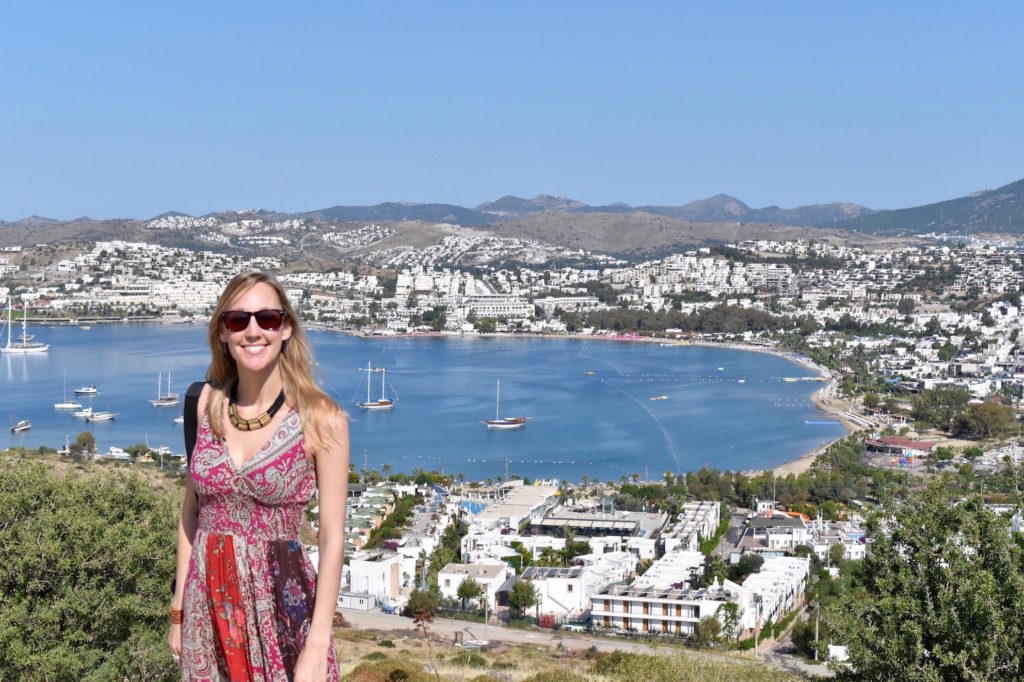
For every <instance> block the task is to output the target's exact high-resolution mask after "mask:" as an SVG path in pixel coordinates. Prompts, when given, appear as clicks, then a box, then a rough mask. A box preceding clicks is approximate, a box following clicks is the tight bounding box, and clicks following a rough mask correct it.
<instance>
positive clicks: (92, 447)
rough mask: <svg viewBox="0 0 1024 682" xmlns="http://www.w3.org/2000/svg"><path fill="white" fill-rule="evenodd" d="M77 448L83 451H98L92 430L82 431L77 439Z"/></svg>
mask: <svg viewBox="0 0 1024 682" xmlns="http://www.w3.org/2000/svg"><path fill="white" fill-rule="evenodd" d="M75 450H77V451H78V452H82V453H91V452H96V438H95V437H94V436H93V435H92V432H91V431H82V432H81V433H79V434H78V438H76V439H75Z"/></svg>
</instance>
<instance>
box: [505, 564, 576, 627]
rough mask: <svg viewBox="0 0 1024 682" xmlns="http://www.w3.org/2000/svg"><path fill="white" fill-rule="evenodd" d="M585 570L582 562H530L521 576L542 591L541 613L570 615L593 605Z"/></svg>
mask: <svg viewBox="0 0 1024 682" xmlns="http://www.w3.org/2000/svg"><path fill="white" fill-rule="evenodd" d="M583 573H584V569H583V568H581V567H580V566H570V567H568V568H560V567H551V566H530V567H529V568H527V569H526V570H525V571H523V574H522V576H520V577H521V578H522V579H524V580H529V581H531V582H532V583H533V585H534V587H535V588H536V589H537V592H538V593H539V594H540V603H539V604H538V605H537V606H538V611H539V612H540V613H543V614H553V615H555V616H561V617H566V618H569V617H573V616H576V615H579V614H582V613H583V612H584V611H586V610H587V608H588V607H589V606H590V595H588V594H587V593H586V589H585V587H586V586H585V583H584V578H583Z"/></svg>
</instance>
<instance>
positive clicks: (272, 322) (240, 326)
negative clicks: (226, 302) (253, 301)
mask: <svg viewBox="0 0 1024 682" xmlns="http://www.w3.org/2000/svg"><path fill="white" fill-rule="evenodd" d="M284 316H285V311H283V310H274V309H271V308H267V309H265V310H257V311H256V312H254V313H250V312H249V311H248V310H228V311H227V312H223V313H221V314H220V319H222V320H224V326H225V327H227V330H228V331H229V332H240V331H244V330H245V329H246V328H247V327H248V326H249V318H250V317H255V318H256V324H258V325H259V327H260V329H263V330H265V331H268V332H276V331H277V330H278V329H280V328H281V323H282V322H284Z"/></svg>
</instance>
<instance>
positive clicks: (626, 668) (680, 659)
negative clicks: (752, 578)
mask: <svg viewBox="0 0 1024 682" xmlns="http://www.w3.org/2000/svg"><path fill="white" fill-rule="evenodd" d="M592 672H594V673H598V674H600V675H603V676H604V678H598V679H609V680H615V682H619V681H621V682H635V680H644V681H645V682H676V681H677V680H696V681H698V682H719V681H721V682H725V680H760V681H762V682H774V681H776V680H794V679H797V678H795V677H794V676H792V675H790V674H789V673H786V672H783V671H781V670H777V669H775V668H770V667H768V666H766V665H760V664H756V663H752V662H750V663H748V662H746V661H739V660H737V661H735V662H734V661H729V660H726V659H722V658H711V657H704V656H687V655H685V654H677V655H655V654H633V653H627V652H624V651H616V652H614V653H611V654H608V655H607V656H602V657H601V658H600V659H598V661H597V662H596V663H595V664H594V667H593V670H592Z"/></svg>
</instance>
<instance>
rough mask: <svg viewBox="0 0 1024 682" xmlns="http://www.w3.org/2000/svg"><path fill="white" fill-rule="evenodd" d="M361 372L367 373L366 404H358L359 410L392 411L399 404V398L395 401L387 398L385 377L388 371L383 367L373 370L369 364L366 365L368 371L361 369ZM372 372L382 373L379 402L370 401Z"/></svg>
mask: <svg viewBox="0 0 1024 682" xmlns="http://www.w3.org/2000/svg"><path fill="white" fill-rule="evenodd" d="M359 371H360V372H366V402H365V403H359V402H357V403H356V405H358V406H359V409H361V410H390V409H391V408H392V407H394V406H395V403H397V402H398V398H397V397H396V398H395V399H394V400H391V399H390V398H388V397H387V393H386V386H387V382H386V381H385V377H386V376H387V370H386V369H384V368H383V367H378V368H376V369H373V368H372V367H371V366H370V363H369V362H367V363H366V369H360V370H359ZM371 372H380V398H379V399H377V400H371V399H370V383H371V382H370V373H371Z"/></svg>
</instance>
